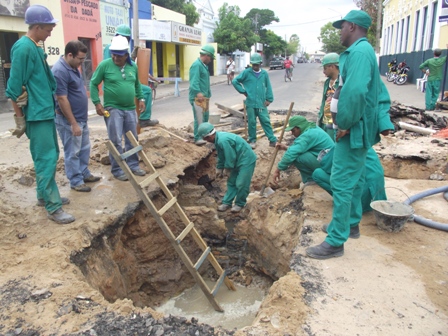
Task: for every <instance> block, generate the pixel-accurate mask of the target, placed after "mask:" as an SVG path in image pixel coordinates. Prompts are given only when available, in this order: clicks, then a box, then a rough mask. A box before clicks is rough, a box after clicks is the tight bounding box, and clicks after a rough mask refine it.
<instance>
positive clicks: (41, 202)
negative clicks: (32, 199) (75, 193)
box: [36, 197, 70, 207]
mask: <svg viewBox="0 0 448 336" xmlns="http://www.w3.org/2000/svg"><path fill="white" fill-rule="evenodd" d="M61 202H62V205H67V204H70V200H69V199H68V198H67V197H61ZM36 205H37V206H41V207H43V206H45V201H44V200H43V198H40V199H38V200H37V203H36Z"/></svg>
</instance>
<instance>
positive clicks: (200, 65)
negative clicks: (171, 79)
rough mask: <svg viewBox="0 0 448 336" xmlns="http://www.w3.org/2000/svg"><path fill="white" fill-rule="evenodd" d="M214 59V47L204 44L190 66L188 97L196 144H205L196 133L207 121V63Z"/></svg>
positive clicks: (208, 73) (208, 75)
mask: <svg viewBox="0 0 448 336" xmlns="http://www.w3.org/2000/svg"><path fill="white" fill-rule="evenodd" d="M214 59H215V48H214V47H213V46H211V45H205V46H203V47H202V48H201V51H200V52H199V58H198V59H197V60H196V61H194V62H193V64H192V65H191V67H190V88H189V94H188V99H189V101H190V104H191V107H192V109H193V118H194V124H193V128H194V129H193V132H194V143H195V144H196V145H197V146H202V145H205V144H206V141H204V140H203V139H201V137H200V136H199V134H198V127H199V125H200V124H202V123H203V122H208V117H209V115H210V112H209V100H210V97H211V96H212V91H211V90H210V72H209V71H208V64H209V63H210V62H213V60H214Z"/></svg>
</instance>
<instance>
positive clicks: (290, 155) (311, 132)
mask: <svg viewBox="0 0 448 336" xmlns="http://www.w3.org/2000/svg"><path fill="white" fill-rule="evenodd" d="M285 130H286V131H291V133H292V135H293V136H294V137H295V138H296V140H294V143H293V144H292V145H291V146H289V147H287V146H286V145H284V144H281V143H277V145H276V147H277V148H278V149H281V150H286V153H285V154H284V155H283V157H282V159H281V160H280V162H279V163H278V165H277V169H276V170H275V172H274V175H273V178H274V182H275V183H277V182H278V180H279V179H280V171H283V170H286V169H288V168H289V166H291V165H294V166H296V168H297V169H298V170H299V171H300V175H301V176H302V182H303V183H310V182H313V179H312V177H311V175H312V174H313V171H314V170H315V169H316V168H319V167H320V162H319V161H318V160H317V156H318V155H319V153H320V152H321V151H322V150H325V149H330V148H332V147H333V146H334V142H333V140H332V139H331V138H330V136H329V135H328V134H327V133H326V132H325V131H324V130H322V129H321V128H320V127H316V124H315V123H312V122H309V121H308V120H306V119H305V117H302V116H293V117H291V119H289V123H288V127H286V129H285Z"/></svg>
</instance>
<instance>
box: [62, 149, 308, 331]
mask: <svg viewBox="0 0 448 336" xmlns="http://www.w3.org/2000/svg"><path fill="white" fill-rule="evenodd" d="M214 167H215V157H214V156H213V155H210V156H209V157H207V158H206V159H204V160H202V161H201V162H199V163H198V164H197V165H196V166H195V167H191V168H188V169H187V170H185V175H184V176H183V177H182V178H181V179H180V180H179V182H178V183H177V184H173V185H171V186H170V189H171V191H172V193H173V195H175V196H176V197H177V198H178V202H179V204H180V205H181V206H182V207H183V209H184V211H185V213H186V214H187V216H188V217H189V219H190V220H191V221H193V222H194V223H195V227H196V229H197V230H198V231H199V233H200V234H201V236H202V237H203V239H204V240H205V241H206V243H207V245H208V246H210V247H211V248H212V251H213V253H214V255H215V257H216V259H217V260H218V262H219V263H220V264H221V266H222V268H223V269H225V270H227V273H228V274H229V278H230V279H232V280H233V281H234V283H235V284H236V285H237V291H236V292H235V293H232V295H231V296H230V292H231V291H230V290H227V288H226V286H225V285H224V284H223V285H222V288H221V290H220V293H219V294H218V296H217V300H218V302H220V301H223V300H224V301H225V305H224V306H223V307H224V308H225V310H226V311H231V312H232V314H231V315H232V316H235V315H241V314H242V312H243V311H244V312H245V313H248V318H247V319H244V320H243V321H238V322H234V321H233V322H232V321H230V322H229V323H230V324H226V322H225V321H223V319H225V318H226V314H219V313H216V314H219V315H220V316H221V317H218V318H215V317H213V318H212V319H210V320H206V321H204V320H201V317H199V320H200V321H201V322H205V323H208V324H211V325H221V326H224V327H228V328H229V329H230V328H233V327H238V328H240V327H243V326H246V325H250V324H251V323H252V321H253V319H254V318H255V315H256V310H257V309H258V307H259V305H260V303H261V301H262V299H263V297H264V295H265V294H266V293H267V291H268V290H269V287H270V286H271V285H272V283H273V281H275V280H277V279H278V278H280V277H282V276H283V275H285V274H286V273H287V272H288V271H289V263H290V259H291V250H292V248H291V247H292V246H295V244H296V243H297V241H298V236H299V234H298V232H300V226H301V215H300V212H301V210H302V209H301V199H300V197H298V198H296V199H295V200H292V201H291V199H285V197H283V198H282V197H281V196H278V197H280V199H278V200H277V202H273V201H270V200H269V199H261V198H260V199H257V200H253V201H252V202H251V203H250V204H249V205H248V206H247V207H246V208H245V209H244V210H243V211H242V212H240V213H238V214H232V213H230V212H226V213H218V212H217V210H216V209H217V205H218V203H217V202H218V201H219V200H220V199H221V198H222V196H223V193H224V190H225V183H222V182H221V183H219V181H214V180H213V179H212V178H210V176H214V169H215V168H214ZM150 198H151V200H152V202H153V203H154V204H155V205H156V207H157V208H159V209H160V208H161V207H162V206H163V205H164V204H165V203H166V199H165V197H164V196H163V193H162V192H160V193H154V194H151V195H150ZM291 212H294V213H293V214H291ZM285 215H286V217H285ZM163 218H164V219H165V222H166V223H167V224H168V226H169V227H170V229H171V230H172V232H173V234H174V235H175V236H176V235H178V234H180V232H182V230H183V229H184V227H185V226H184V224H183V222H182V221H181V219H180V218H179V216H178V215H177V213H176V212H175V211H174V210H169V211H168V212H166V213H165V215H164V216H163ZM291 218H294V222H295V223H292V224H291V227H295V228H296V229H289V231H288V234H290V235H291V238H290V239H289V238H288V237H283V239H282V241H290V246H289V245H288V246H283V245H284V244H283V243H282V245H276V244H278V242H276V241H275V239H270V238H269V235H266V234H265V233H263V232H260V229H259V227H257V225H258V224H259V223H260V222H261V223H263V222H266V221H267V222H268V223H267V224H268V225H269V226H272V227H274V226H275V225H277V224H278V222H281V221H285V220H286V221H287V220H291ZM271 222H272V223H271ZM257 223H258V224H257ZM271 224H272V225H271ZM279 234H282V235H284V234H285V232H281V233H279ZM260 246H261V247H260ZM182 247H183V248H184V250H185V251H186V253H187V254H188V256H189V257H190V259H191V260H192V261H193V263H194V262H196V261H197V260H198V258H199V257H200V255H201V253H202V251H201V250H200V249H199V247H198V246H197V244H196V243H195V242H194V241H193V240H192V239H191V238H190V237H189V236H187V238H186V239H184V241H183V242H182ZM71 260H72V262H73V263H75V264H76V265H77V266H78V267H79V268H80V269H81V271H82V273H83V274H84V276H85V278H86V280H87V282H88V283H89V284H90V285H91V286H92V287H93V288H95V289H97V290H98V291H99V292H100V293H101V294H102V295H103V296H104V298H105V299H106V300H108V301H109V302H115V301H116V300H118V299H125V298H127V299H130V300H132V302H133V304H134V305H135V306H136V307H151V308H153V309H156V310H157V307H159V306H161V305H164V306H163V309H162V311H163V312H164V313H166V314H171V315H183V316H188V315H189V313H190V310H191V312H192V313H197V312H198V310H194V309H195V306H196V308H197V306H198V305H199V306H202V310H203V308H204V307H205V308H206V309H205V310H207V311H208V313H211V312H214V310H213V307H212V306H211V305H210V304H209V303H208V301H207V300H206V298H205V296H204V295H203V294H202V292H200V291H197V293H196V292H195V288H194V287H195V281H194V279H193V277H192V276H191V275H190V273H189V272H188V270H187V268H186V267H185V266H184V265H183V263H182V261H181V259H180V257H179V256H178V255H177V253H176V252H175V250H174V248H173V247H172V246H171V245H170V243H169V241H168V239H167V238H166V237H165V235H164V234H163V232H162V230H161V229H160V227H159V226H158V224H157V222H156V221H155V219H154V218H153V217H152V215H151V214H150V212H149V210H148V209H147V208H146V206H145V205H144V204H143V202H138V203H130V204H129V205H128V206H127V207H126V208H125V210H124V211H123V213H122V214H120V216H118V217H117V218H115V219H114V220H113V222H112V223H111V224H110V225H109V226H108V227H107V229H106V230H105V231H103V232H102V233H101V234H99V235H98V236H96V237H95V238H94V239H93V240H92V242H91V246H90V247H88V248H86V249H85V250H83V251H81V252H78V253H76V254H73V255H72V256H71ZM199 271H200V273H201V275H202V276H203V277H204V278H205V279H208V280H210V281H215V280H216V279H217V274H216V272H215V270H214V269H213V267H212V266H211V265H210V264H209V263H208V261H206V262H205V263H204V264H203V266H201V268H200V270H199ZM209 286H210V288H212V287H213V284H212V285H210V284H209ZM196 287H197V286H196ZM186 290H187V291H186ZM223 290H224V293H223V292H222V291H223ZM184 291H185V293H183V292H184ZM198 293H199V294H198ZM226 293H229V300H226V299H225V297H226V296H227V295H226ZM175 297H177V299H175V300H178V301H173V302H171V303H170V302H168V301H169V300H170V299H172V298H175ZM198 297H200V299H201V300H203V301H201V302H204V303H197V304H195V303H194V301H196V300H197V299H198ZM242 297H245V298H246V299H245V300H246V301H244V302H246V303H244V304H243V305H245V304H246V305H249V306H251V308H250V309H248V307H243V306H242V302H243V301H241V298H242ZM179 298H180V299H179ZM232 301H233V302H234V305H232V304H233V303H232ZM167 302H168V303H167ZM182 302H184V304H183V303H182ZM185 302H186V304H185ZM221 303H222V302H220V304H221ZM254 307H255V308H254ZM251 309H255V310H254V311H251ZM195 317H198V316H195ZM231 318H232V317H231Z"/></svg>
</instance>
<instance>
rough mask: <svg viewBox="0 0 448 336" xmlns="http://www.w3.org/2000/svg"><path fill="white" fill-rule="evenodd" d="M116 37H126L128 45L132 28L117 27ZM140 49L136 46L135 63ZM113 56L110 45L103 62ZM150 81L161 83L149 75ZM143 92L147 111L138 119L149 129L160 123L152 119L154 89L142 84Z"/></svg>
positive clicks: (133, 53) (141, 124) (133, 55)
mask: <svg viewBox="0 0 448 336" xmlns="http://www.w3.org/2000/svg"><path fill="white" fill-rule="evenodd" d="M115 36H124V37H126V39H127V40H128V43H129V42H130V40H131V28H130V27H129V26H128V25H125V24H121V25H119V26H118V27H117V29H116V30H115ZM138 49H139V47H138V46H134V50H133V51H132V53H131V59H132V60H133V61H135V59H136V58H137V52H138ZM111 57H112V55H111V53H110V43H109V44H108V45H106V46H105V47H104V51H103V60H105V59H108V58H111ZM148 79H151V80H154V81H156V82H159V81H158V80H157V79H156V78H154V77H153V76H151V74H148ZM142 92H143V98H144V99H145V110H144V111H143V112H142V113H140V115H139V117H138V123H139V125H140V127H142V128H143V127H148V126H155V125H157V124H158V123H159V121H158V120H157V119H151V114H152V89H151V88H150V87H149V86H148V85H145V84H142Z"/></svg>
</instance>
